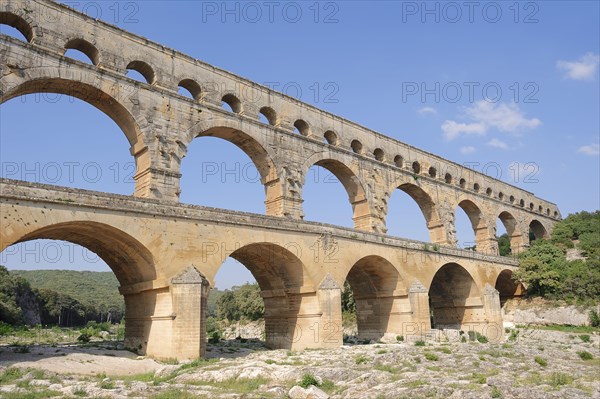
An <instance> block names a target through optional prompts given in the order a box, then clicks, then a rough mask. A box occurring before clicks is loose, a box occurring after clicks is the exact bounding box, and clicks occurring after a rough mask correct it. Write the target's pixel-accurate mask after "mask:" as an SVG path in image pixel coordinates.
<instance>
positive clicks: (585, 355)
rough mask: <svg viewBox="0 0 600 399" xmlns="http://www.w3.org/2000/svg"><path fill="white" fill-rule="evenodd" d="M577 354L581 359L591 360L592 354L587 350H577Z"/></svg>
mask: <svg viewBox="0 0 600 399" xmlns="http://www.w3.org/2000/svg"><path fill="white" fill-rule="evenodd" d="M577 355H579V357H580V358H581V360H592V359H593V358H594V356H592V354H591V353H590V352H588V351H578V352H577Z"/></svg>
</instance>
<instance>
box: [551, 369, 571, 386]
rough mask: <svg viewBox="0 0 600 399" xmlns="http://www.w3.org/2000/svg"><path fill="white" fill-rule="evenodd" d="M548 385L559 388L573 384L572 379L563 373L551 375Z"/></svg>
mask: <svg viewBox="0 0 600 399" xmlns="http://www.w3.org/2000/svg"><path fill="white" fill-rule="evenodd" d="M549 382H550V385H552V386H553V387H555V388H556V387H559V386H562V385H568V384H570V383H572V382H573V377H571V376H570V375H568V374H565V373H558V372H557V373H552V375H551V376H550V381H549Z"/></svg>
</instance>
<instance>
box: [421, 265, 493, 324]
mask: <svg viewBox="0 0 600 399" xmlns="http://www.w3.org/2000/svg"><path fill="white" fill-rule="evenodd" d="M482 307H483V304H482V302H481V297H480V292H479V289H478V287H477V285H476V284H475V281H474V280H473V278H472V277H471V275H470V274H469V272H468V271H467V270H466V269H465V268H463V267H462V266H460V265H459V264H457V263H448V264H445V265H444V266H442V267H441V268H440V269H439V270H438V271H437V272H436V273H435V275H434V276H433V280H432V281H431V286H430V288H429V309H430V314H431V327H432V328H436V329H462V330H467V328H465V325H467V324H468V323H469V322H471V321H474V320H473V317H472V314H473V313H474V311H475V309H481V308H482Z"/></svg>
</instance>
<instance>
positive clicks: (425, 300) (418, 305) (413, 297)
mask: <svg viewBox="0 0 600 399" xmlns="http://www.w3.org/2000/svg"><path fill="white" fill-rule="evenodd" d="M408 301H409V303H410V308H411V316H412V317H411V320H410V322H407V323H406V322H405V323H403V325H402V335H405V336H407V337H410V336H413V337H417V338H422V337H423V336H424V335H425V334H427V333H428V332H429V330H431V317H430V315H429V290H428V289H427V287H425V286H424V285H423V284H422V283H421V282H420V281H419V280H415V281H414V282H413V283H412V284H411V286H410V287H409V289H408Z"/></svg>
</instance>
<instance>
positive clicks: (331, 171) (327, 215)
mask: <svg viewBox="0 0 600 399" xmlns="http://www.w3.org/2000/svg"><path fill="white" fill-rule="evenodd" d="M322 169H325V170H326V172H325V173H323V170H322ZM338 183H341V185H342V187H343V189H344V191H345V193H346V195H347V198H348V201H349V202H350V205H351V209H352V214H351V215H352V220H353V223H352V222H350V220H349V218H348V213H347V212H345V210H347V209H348V208H346V207H341V206H340V204H339V202H336V201H335V200H334V199H333V200H332V198H339V197H341V196H343V193H342V191H341V190H340V189H339V184H338ZM302 192H303V193H302V197H303V199H304V204H303V207H304V211H305V213H306V215H307V217H306V219H307V220H313V221H321V222H323V221H324V220H323V219H327V222H328V223H332V224H336V225H340V226H344V227H354V228H356V229H359V230H360V229H363V228H365V221H367V219H368V218H369V215H370V212H369V205H368V203H367V197H366V194H365V191H364V188H363V185H362V182H361V181H360V180H359V178H358V177H357V176H356V175H355V174H354V172H353V171H352V170H351V169H350V168H349V167H347V166H346V165H345V164H343V163H342V162H340V161H337V160H334V159H323V160H319V161H317V162H315V163H314V164H313V165H312V166H311V167H310V168H309V169H308V170H307V172H306V174H305V177H304V184H303V189H302ZM324 197H326V198H327V201H326V202H327V204H323V202H324ZM325 209H329V210H330V211H329V212H327V211H325ZM317 214H319V215H321V216H319V217H316V216H313V215H317Z"/></svg>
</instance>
